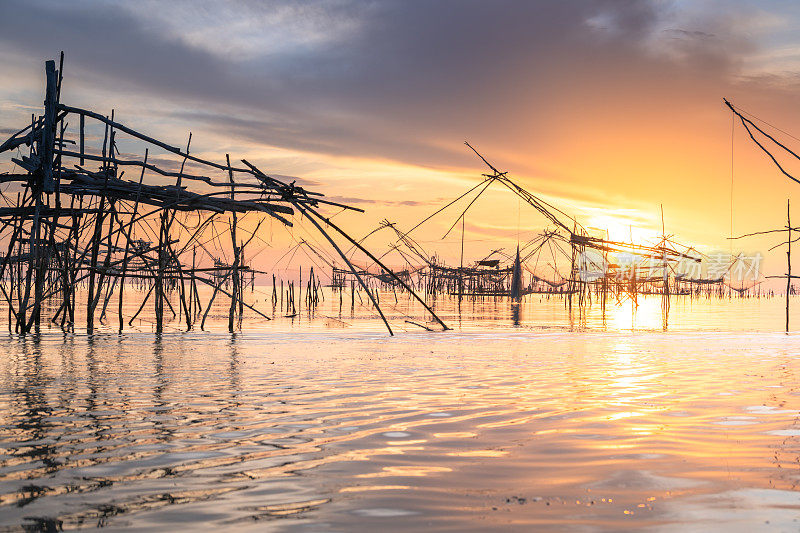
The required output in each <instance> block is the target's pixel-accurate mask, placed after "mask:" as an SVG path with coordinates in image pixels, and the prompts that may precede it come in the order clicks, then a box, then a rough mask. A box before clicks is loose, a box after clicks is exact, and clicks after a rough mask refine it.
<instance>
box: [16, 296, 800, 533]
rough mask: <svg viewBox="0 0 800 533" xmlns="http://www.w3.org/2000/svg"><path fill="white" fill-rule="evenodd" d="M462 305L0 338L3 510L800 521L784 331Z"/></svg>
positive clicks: (579, 523)
mask: <svg viewBox="0 0 800 533" xmlns="http://www.w3.org/2000/svg"><path fill="white" fill-rule="evenodd" d="M655 302H656V305H659V303H660V302H659V301H658V300H655ZM462 305H464V306H467V305H468V303H467V302H464V303H463V304H462ZM640 305H641V304H640ZM677 307H679V306H676V305H675V304H674V303H673V309H672V312H673V314H675V313H676V308H677ZM611 309H612V308H611V307H610V306H609V311H611ZM466 311H467V310H466V309H464V310H463V311H462V313H463V318H462V319H463V320H464V323H465V324H467V325H469V324H472V325H473V326H471V327H472V329H470V328H469V327H467V326H465V328H466V329H465V330H464V331H461V332H448V333H429V332H425V331H423V330H417V331H415V332H414V333H407V334H404V335H400V336H398V337H395V338H389V337H388V336H386V335H385V334H383V333H380V332H372V331H368V329H369V328H361V329H359V330H356V329H354V328H349V329H347V328H345V329H342V328H336V329H326V330H324V331H319V330H317V329H315V328H313V327H308V328H307V329H306V330H305V331H302V330H299V329H298V330H296V331H294V332H292V333H282V332H280V331H264V332H261V333H258V332H250V333H247V332H246V333H240V334H237V335H227V334H221V333H190V334H187V333H175V334H167V335H164V336H162V337H161V338H154V337H153V336H152V335H150V334H149V333H148V334H146V333H130V334H125V335H123V336H119V335H116V334H103V335H99V336H95V337H91V338H87V337H82V336H59V335H54V334H53V335H44V336H42V337H41V338H39V339H32V338H28V339H20V338H10V337H9V338H8V339H7V341H6V343H7V344H6V345H7V348H6V354H5V357H4V358H3V359H2V360H0V367H2V374H0V379H2V381H0V414H1V415H2V417H1V420H2V425H0V443H2V453H0V528H7V529H9V530H15V528H17V527H20V526H25V527H28V528H33V529H45V530H46V529H48V528H50V529H53V528H58V527H63V528H64V529H68V528H74V527H79V526H85V527H88V526H92V527H94V526H98V525H99V526H113V527H115V528H121V527H135V528H160V529H165V528H183V529H193V527H196V526H198V527H199V525H200V524H202V525H203V527H205V528H209V527H212V526H213V527H220V528H234V527H236V528H252V529H255V530H264V529H265V528H268V529H287V530H298V531H306V530H308V531H320V530H322V531H351V530H353V529H354V528H361V529H365V530H374V529H377V528H382V529H389V530H394V529H403V530H405V529H409V528H414V529H426V530H430V529H433V530H435V529H449V530H481V529H486V528H490V527H495V528H504V529H511V530H520V531H529V530H531V529H534V528H539V529H545V530H554V531H561V530H565V529H576V530H581V529H586V528H588V529H602V530H616V529H623V528H643V527H648V528H652V529H659V530H670V531H672V530H675V531H686V530H687V529H688V530H692V529H694V530H708V529H709V528H711V529H713V528H719V529H734V530H735V529H737V528H739V529H742V530H743V529H745V528H747V529H750V530H753V529H757V530H765V529H769V528H774V530H776V531H796V530H798V528H799V527H800V526H799V525H798V522H797V520H798V519H800V493H799V492H798V490H800V489H799V487H798V484H799V483H800V463H799V462H798V456H800V418H798V415H799V413H798V409H799V408H800V397H799V396H800V391H799V390H798V376H797V375H796V373H797V372H796V370H797V359H796V356H795V354H796V352H797V348H798V347H800V341H798V340H797V337H794V336H788V337H787V336H785V335H781V334H766V333H760V334H741V333H739V334H732V333H720V332H716V333H706V334H700V333H691V332H682V333H635V332H633V333H632V332H627V333H626V332H610V333H609V332H592V331H583V332H577V333H570V332H567V331H553V332H546V331H529V330H525V329H524V327H523V326H524V324H525V323H526V320H528V319H530V317H531V314H530V311H531V310H530V309H529V308H525V307H523V309H521V310H520V312H521V313H522V314H521V316H517V317H516V319H517V320H518V321H519V322H520V326H518V327H517V328H515V330H514V331H504V330H503V329H497V328H486V327H484V329H483V330H480V331H479V330H478V328H477V327H476V326H474V324H476V323H477V322H476V321H475V319H474V318H473V317H470V318H467V314H466ZM511 312H512V311H511V310H510V309H508V310H507V313H511ZM526 312H528V314H527V315H526ZM553 312H555V311H553ZM616 312H617V311H616V310H614V313H616ZM619 313H620V315H619V317H617V315H615V314H609V315H608V317H607V320H608V324H609V326H608V327H611V325H612V324H615V323H616V321H617V320H620V321H622V320H628V321H630V320H631V318H630V316H629V315H628V316H623V315H624V314H625V313H626V311H625V310H621V311H619ZM507 316H511V315H507ZM512 318H513V316H512ZM590 318H591V317H590ZM658 320H659V318H658V316H657V318H656V323H655V324H656V328H654V329H658V327H657V325H658ZM510 323H511V322H510ZM510 323H509V324H510ZM521 328H522V329H521ZM376 329H377V327H376ZM619 329H625V328H622V327H620V328H619ZM628 329H629V328H628Z"/></svg>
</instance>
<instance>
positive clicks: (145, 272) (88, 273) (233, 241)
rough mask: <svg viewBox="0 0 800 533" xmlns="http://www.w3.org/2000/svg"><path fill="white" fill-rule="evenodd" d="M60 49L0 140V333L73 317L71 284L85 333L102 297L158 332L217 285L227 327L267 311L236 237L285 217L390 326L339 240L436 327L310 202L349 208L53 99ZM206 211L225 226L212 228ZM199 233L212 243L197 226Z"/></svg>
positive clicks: (243, 242) (186, 319)
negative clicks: (40, 94)
mask: <svg viewBox="0 0 800 533" xmlns="http://www.w3.org/2000/svg"><path fill="white" fill-rule="evenodd" d="M63 61H64V55H63V53H62V54H61V58H60V61H59V64H58V68H56V62H55V61H47V62H46V64H45V78H46V83H45V85H46V89H45V99H44V109H43V112H42V114H41V115H39V116H35V115H34V116H31V121H30V124H27V125H26V126H25V127H23V128H21V129H20V130H19V131H17V132H16V133H14V134H13V135H12V136H11V137H10V138H9V139H7V140H6V141H4V142H2V144H0V153H3V152H12V153H14V156H13V157H12V158H11V161H12V162H13V163H14V164H15V165H16V168H17V169H19V170H18V171H15V172H12V173H4V174H0V183H2V184H5V186H6V190H5V191H4V193H3V195H2V198H3V201H4V203H5V206H3V207H0V242H1V243H2V246H3V248H4V253H3V254H2V256H0V299H1V300H2V302H3V303H4V304H5V306H6V307H7V312H8V328H9V331H13V332H16V333H20V334H25V333H28V332H30V331H34V330H37V329H38V328H39V327H40V324H41V322H42V320H50V321H52V322H54V323H57V324H59V325H60V326H61V327H63V328H66V329H72V328H74V326H75V323H76V315H77V311H78V306H79V304H80V303H81V302H80V300H79V299H77V298H76V293H77V288H78V287H79V286H85V287H86V289H87V292H88V296H87V298H86V301H85V302H84V303H85V315H86V318H85V320H86V330H87V331H88V332H89V333H91V332H92V331H93V329H94V326H95V321H96V320H100V319H102V318H103V317H104V315H105V313H106V310H107V308H108V306H109V305H111V304H112V301H113V303H114V304H116V306H117V315H118V328H119V330H120V331H122V330H123V329H124V327H125V322H126V321H127V322H128V323H129V324H130V323H132V321H133V319H134V318H135V317H136V316H138V315H139V313H141V311H142V309H144V307H145V306H147V305H150V306H153V309H154V316H155V330H156V332H161V331H162V330H163V328H164V317H165V314H166V313H170V314H172V316H173V317H175V318H177V321H178V323H181V322H182V323H183V324H185V326H186V328H187V329H191V328H192V327H194V326H195V325H196V324H197V323H198V322H199V323H200V326H201V327H202V326H203V323H204V322H205V319H206V317H207V316H208V313H209V309H210V308H211V305H212V303H213V302H214V301H215V299H217V298H220V297H226V298H228V299H229V300H230V307H229V313H228V328H229V330H230V331H233V330H234V328H235V327H236V324H237V323H240V321H241V317H242V315H243V313H244V310H245V308H247V309H249V310H250V311H252V312H253V313H256V314H257V315H259V316H261V317H263V318H265V319H269V317H268V316H267V315H266V314H264V313H263V312H262V311H260V310H258V309H256V308H255V307H254V306H252V305H249V304H248V303H246V302H245V301H244V298H243V296H242V293H243V290H244V287H245V284H246V283H247V282H248V280H249V282H250V283H252V279H253V277H252V276H253V273H254V271H253V269H252V268H251V266H249V265H248V264H247V261H246V253H247V250H248V245H249V244H250V243H251V241H252V240H253V239H254V238H256V237H257V235H258V232H259V228H260V227H261V225H262V223H263V222H264V221H265V220H267V219H272V220H274V221H277V222H279V223H281V224H284V225H286V226H291V225H292V217H293V216H297V215H299V216H302V217H304V219H307V220H308V221H310V222H311V224H312V225H313V227H315V228H316V229H317V231H318V232H319V234H320V235H321V236H322V237H323V238H324V239H325V241H326V242H327V243H328V244H329V245H330V246H331V247H332V248H333V249H334V250H335V251H336V253H337V254H338V256H339V257H340V258H341V259H342V260H343V262H344V264H345V265H346V266H347V268H348V270H349V271H350V273H351V274H352V275H353V276H354V279H355V280H356V282H357V283H359V285H360V286H361V287H362V288H363V289H364V290H365V292H366V294H367V296H368V297H369V299H370V301H371V302H372V303H373V304H374V305H375V308H376V310H377V312H378V314H379V315H380V317H381V319H382V320H383V321H384V323H385V324H386V327H387V328H388V330H389V332H390V333H391V332H392V329H391V326H390V325H389V322H388V321H387V319H386V317H385V316H384V314H383V312H382V311H381V309H380V306H378V302H377V300H376V298H375V295H374V294H373V291H371V290H370V289H369V288H368V287H367V286H366V284H365V282H364V279H363V278H362V276H360V275H359V272H358V270H357V269H356V267H355V266H354V265H353V264H352V263H351V262H350V261H349V259H348V258H347V256H346V255H345V254H344V252H343V251H342V249H341V245H340V244H339V243H340V242H342V241H344V242H347V243H348V244H349V245H351V246H352V247H354V248H356V249H358V250H360V251H361V252H362V253H364V254H365V255H366V256H367V257H369V258H370V260H372V261H374V263H375V264H377V265H379V268H381V269H382V273H383V274H384V275H385V276H387V279H392V280H394V282H396V283H397V284H398V286H399V287H401V288H402V289H403V290H407V291H409V293H410V294H411V296H412V298H414V299H416V300H417V301H418V302H419V304H420V305H422V306H423V307H424V308H425V309H426V310H427V311H428V312H429V313H430V314H431V317H432V319H433V320H434V321H435V322H436V323H438V325H439V326H440V327H441V328H443V329H447V327H446V325H445V324H444V322H442V321H441V319H439V317H438V316H436V314H435V313H433V311H432V310H431V309H430V308H429V307H428V305H427V304H426V303H425V301H424V300H423V299H422V298H420V297H419V296H417V295H416V294H415V293H414V291H413V290H412V288H411V287H410V286H409V285H408V284H407V283H406V282H405V281H403V279H401V278H400V277H399V276H397V275H396V274H394V272H392V271H391V270H390V269H388V268H386V267H385V266H384V265H383V263H382V262H381V261H380V259H378V258H377V257H375V256H374V255H373V254H371V253H370V252H369V251H368V250H367V249H366V248H364V247H363V246H362V245H361V244H359V243H358V242H356V241H355V240H354V239H353V238H352V237H350V236H349V235H348V234H347V233H346V232H345V231H344V230H342V229H341V228H340V227H339V226H338V225H336V224H335V223H333V222H332V221H331V220H330V219H329V218H328V217H327V216H325V215H324V214H323V213H322V212H321V211H320V209H321V208H323V207H326V206H333V207H337V208H340V209H345V210H353V211H361V210H360V209H357V208H354V207H350V206H347V205H343V204H341V203H337V202H333V201H330V200H327V199H325V198H324V197H323V195H322V194H321V193H319V192H315V191H310V190H307V189H305V188H303V187H300V186H297V185H295V183H294V182H292V183H285V182H283V181H281V180H278V179H276V178H274V177H271V176H269V175H267V174H266V173H265V172H263V171H262V170H261V169H259V168H258V167H256V166H255V165H254V164H252V163H251V162H249V161H247V160H244V159H242V160H241V164H233V163H231V158H230V156H226V160H225V162H224V163H217V162H214V161H210V160H207V159H203V158H200V157H197V156H195V155H193V154H192V153H191V140H192V139H191V134H189V138H188V140H187V142H186V146H185V148H181V147H177V146H174V145H171V144H167V143H165V142H162V141H160V140H158V139H155V138H152V137H150V136H147V135H145V134H143V133H141V132H139V131H136V130H134V129H132V128H130V127H128V126H126V125H125V124H123V123H121V122H119V121H118V120H117V119H116V118H115V117H114V112H113V111H112V112H111V115H110V116H105V115H103V114H101V113H98V112H96V111H92V110H89V109H81V108H77V107H73V106H70V105H68V104H66V103H64V102H62V101H61V87H62V82H63V79H64V77H63ZM95 125H99V127H100V128H102V132H103V133H102V135H101V136H96V139H97V140H98V144H99V146H94V147H92V146H90V143H89V141H90V140H91V138H92V136H91V135H89V134H87V132H88V131H89V130H90V128H91V127H93V126H95ZM123 139H126V140H129V141H136V142H138V143H141V144H144V146H145V149H144V154H143V156H142V157H141V158H137V157H136V156H133V155H128V154H127V153H125V152H122V151H121V150H120V144H121V143H122V141H123ZM100 141H101V142H100ZM154 152H161V153H166V154H168V155H169V156H172V157H173V158H175V161H177V163H178V165H177V168H174V169H170V168H165V165H164V164H162V163H160V159H161V158H159V157H155V156H154ZM126 171H128V172H130V174H129V175H132V178H130V179H128V178H127V176H125V173H126ZM165 181H170V183H166V184H165V183H164V182H165ZM247 215H252V216H254V217H258V222H257V223H256V226H255V229H254V230H245V229H244V228H243V227H242V226H241V220H242V218H243V217H244V216H247ZM219 222H222V223H223V225H224V227H225V231H221V232H218V231H217V229H216V225H215V224H217V223H219ZM208 231H210V232H212V233H214V235H213V239H212V241H213V242H216V243H217V244H216V245H212V244H210V242H209V240H208V239H203V238H201V237H202V236H203V235H205V233H206V232H208ZM222 239H225V240H228V241H229V243H230V249H231V250H232V257H233V259H232V261H228V262H225V261H223V260H222V259H220V257H219V253H220V252H219V249H220V247H221V240H222ZM213 246H217V248H216V249H215V248H214V247H213ZM200 265H209V266H200ZM131 282H133V283H131ZM314 283H315V287H316V286H317V282H316V281H315V282H314ZM131 284H133V285H134V286H138V287H140V288H141V289H143V290H144V296H143V297H142V298H141V303H140V305H139V306H138V310H137V311H136V312H135V313H134V314H133V315H132V316H125V315H124V312H123V304H124V299H125V296H126V295H127V291H126V290H125V289H126V285H131ZM198 285H208V286H210V287H211V288H213V291H212V294H211V297H210V299H209V300H208V301H205V302H203V301H201V299H200V294H199V291H198ZM137 296H138V295H137ZM281 298H283V295H281Z"/></svg>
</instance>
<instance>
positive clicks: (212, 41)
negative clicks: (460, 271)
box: [0, 0, 800, 273]
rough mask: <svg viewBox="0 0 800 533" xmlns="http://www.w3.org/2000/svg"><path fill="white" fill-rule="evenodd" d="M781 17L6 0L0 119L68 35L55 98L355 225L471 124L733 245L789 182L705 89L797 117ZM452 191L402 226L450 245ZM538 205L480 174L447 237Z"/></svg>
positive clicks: (587, 221) (471, 132)
mask: <svg viewBox="0 0 800 533" xmlns="http://www.w3.org/2000/svg"><path fill="white" fill-rule="evenodd" d="M32 28H35V29H36V31H35V32H34V33H33V34H32V32H31V29H32ZM799 29H800V5H798V4H797V3H796V2H790V1H777V0H773V1H770V0H767V1H758V2H756V1H750V2H747V1H739V0H733V1H725V2H723V1H702V0H701V1H666V0H664V1H661V0H656V1H638V0H613V1H612V0H575V1H569V2H557V1H522V0H519V1H503V0H497V1H492V2H486V1H470V0H459V1H449V0H438V1H425V2H423V1H415V0H400V1H379V0H376V1H349V0H331V1H328V2H317V1H274V2H273V1H259V2H256V1H246V0H242V1H227V2H226V1H220V0H214V1H204V0H196V1H170V2H154V1H147V0H144V1H137V2H117V1H97V2H88V1H82V0H74V1H71V2H59V1H37V0H33V1H32V0H26V1H20V2H16V1H10V0H0V73H2V75H0V133H1V134H3V135H5V134H8V133H10V132H11V131H16V130H17V129H19V128H20V127H22V125H24V124H25V123H26V122H27V121H29V116H30V113H31V112H36V110H37V109H39V108H40V107H41V101H42V93H43V62H44V61H45V60H46V59H50V58H55V57H57V55H58V52H59V51H60V50H63V51H64V52H65V58H66V59H65V69H64V76H65V79H64V91H63V95H62V101H64V102H67V103H70V104H72V105H77V106H82V107H89V108H92V109H95V110H98V111H101V112H104V113H109V112H110V110H111V109H112V108H113V109H114V110H115V116H116V117H117V118H119V119H120V120H121V121H123V122H125V123H127V124H128V125H130V126H132V127H135V128H137V129H139V130H140V131H144V132H147V133H149V134H151V135H153V136H157V137H159V138H161V139H163V140H165V141H167V142H171V144H175V145H181V144H184V143H185V140H186V138H187V136H188V132H189V131H191V132H192V135H193V137H192V139H193V140H192V146H193V151H194V153H196V154H198V155H199V154H203V155H204V156H207V157H209V158H213V159H215V160H220V161H222V160H224V154H225V153H231V155H232V158H241V157H246V158H248V159H250V160H252V161H254V162H256V163H257V164H258V165H259V166H260V167H261V168H264V169H267V170H268V171H270V172H273V173H275V174H278V175H282V176H291V177H297V178H298V179H299V182H300V183H304V184H307V185H309V186H310V187H312V188H314V189H315V190H319V191H320V192H323V193H325V194H326V195H328V196H330V197H333V198H334V199H338V200H343V201H347V202H351V203H352V204H353V205H355V206H358V207H361V208H363V209H365V210H366V213H364V214H343V215H341V220H342V225H343V226H344V227H346V228H347V229H348V230H350V231H352V232H353V233H354V234H356V235H359V234H364V233H366V232H367V231H369V229H371V228H372V227H374V226H375V225H376V224H377V223H378V222H379V221H380V220H383V219H388V220H391V221H393V222H397V223H398V224H399V225H400V227H404V228H409V227H411V226H413V225H414V224H415V223H416V222H417V221H419V220H420V219H422V218H424V217H425V216H426V215H428V214H429V213H431V212H432V211H434V210H435V209H437V208H438V207H440V206H441V205H443V204H444V203H446V202H447V201H448V200H450V199H452V198H454V197H456V196H457V195H459V194H461V193H462V192H464V191H466V190H467V189H469V188H470V187H472V186H473V185H475V184H476V183H478V181H480V179H481V173H483V172H485V171H487V169H486V167H485V166H484V165H483V163H482V162H481V161H480V160H479V159H477V157H476V156H475V155H474V154H473V153H472V152H471V151H469V150H468V149H467V148H466V147H465V146H464V144H463V143H464V141H465V140H468V141H469V142H470V143H471V144H472V145H473V146H475V147H476V148H478V150H479V151H480V152H481V153H482V154H484V156H486V157H487V159H489V160H490V161H491V162H492V163H493V164H494V165H495V166H497V167H498V168H499V169H500V170H503V171H508V172H509V176H510V177H512V179H514V180H515V181H516V182H518V183H519V184H520V185H521V186H523V187H525V188H526V189H528V190H530V191H531V192H534V193H535V194H538V195H540V196H542V197H543V198H546V199H547V200H548V201H550V202H552V203H553V204H555V205H557V206H559V207H560V208H561V209H562V210H564V211H565V212H567V213H569V214H571V215H574V216H576V217H577V218H578V220H580V221H581V222H582V223H583V225H584V226H587V227H593V228H597V229H598V230H607V231H608V233H609V235H610V236H611V237H612V238H616V239H626V240H627V239H628V238H629V237H630V236H631V235H632V236H633V237H634V238H635V239H637V240H638V239H639V238H648V237H651V236H653V235H655V234H656V233H660V231H661V224H662V219H661V209H662V208H663V213H664V226H665V228H666V232H667V233H669V234H674V235H675V239H676V240H678V241H680V242H684V243H686V244H691V245H694V246H696V247H698V248H700V249H703V250H706V251H711V250H720V249H721V250H728V249H729V248H730V247H731V246H732V245H731V242H730V241H729V240H728V237H729V236H730V235H731V234H734V235H736V234H741V233H748V232H752V231H758V230H764V229H771V228H777V227H782V226H784V225H785V216H786V199H787V198H789V197H791V196H792V192H794V191H795V190H798V189H797V187H798V185H797V184H792V183H791V182H790V181H789V180H787V179H786V178H784V177H782V176H781V175H780V174H779V173H778V172H777V170H776V169H775V168H774V166H773V165H772V163H771V162H770V161H769V160H768V159H767V158H766V157H765V156H764V154H763V153H760V152H759V151H758V148H757V147H755V146H754V145H753V144H752V142H751V141H749V139H748V138H746V133H745V132H744V131H743V130H742V129H741V127H740V126H736V125H735V124H734V123H733V122H732V117H731V113H730V112H728V111H727V110H726V108H725V107H724V105H723V102H722V98H723V97H727V98H728V99H729V100H731V101H732V102H733V103H734V104H736V105H737V106H740V107H741V108H742V109H745V110H747V111H749V112H750V113H753V114H754V115H756V116H758V117H760V118H762V119H764V120H766V121H767V122H769V123H770V124H772V125H774V126H775V127H778V128H781V129H782V130H784V131H786V132H789V133H793V134H795V135H797V136H798V137H800V106H798V105H797V104H798V95H800V92H798V89H800V83H799V82H800V76H799V74H800V32H798V30H799ZM34 36H35V38H34ZM789 141H790V142H792V143H795V144H794V145H793V146H796V144H799V143H796V142H795V141H794V139H791V138H789ZM5 163H7V159H5V160H0V164H5ZM789 169H794V170H796V171H798V172H800V165H795V166H794V167H792V165H789ZM0 170H2V169H0ZM293 179H294V178H293ZM731 207H733V209H731ZM797 208H798V210H797V215H796V216H797V219H798V220H800V200H798V202H797ZM458 213H459V212H458V211H453V212H449V213H448V212H446V213H445V214H443V215H442V217H437V218H436V219H434V220H432V221H431V222H429V223H427V224H426V225H425V226H423V227H421V228H420V229H419V230H417V231H418V232H419V233H415V236H416V237H417V238H418V239H419V240H420V241H421V242H423V244H425V245H426V246H429V247H430V250H431V251H434V250H435V251H438V252H439V253H440V254H441V255H443V256H445V257H448V258H450V259H453V258H454V257H455V256H456V254H457V252H456V250H457V249H458V248H459V245H460V242H459V241H460V235H458V234H453V233H451V234H450V235H449V236H448V238H447V239H445V240H444V241H442V240H441V236H442V235H444V233H445V231H446V230H447V228H448V227H449V226H450V225H451V224H452V223H453V221H454V220H455V218H456V217H457V216H458ZM545 226H546V222H545V221H544V220H543V219H542V218H541V217H540V216H537V215H536V214H535V213H534V212H533V211H532V210H531V209H529V208H527V206H523V205H521V204H520V202H518V200H517V199H516V198H514V197H513V196H511V195H510V194H509V193H508V192H507V191H503V190H502V189H501V188H496V189H495V188H493V189H491V190H490V191H488V192H487V193H486V194H485V195H484V196H483V197H482V198H481V199H480V200H479V201H478V202H476V204H475V205H474V206H473V207H472V208H471V209H470V211H469V213H468V215H467V216H466V220H465V231H466V234H467V236H466V237H465V240H466V241H467V244H466V247H467V251H466V252H465V253H466V254H467V255H469V256H470V257H475V258H478V256H483V255H486V253H488V251H490V250H491V249H493V248H496V247H498V245H497V243H500V242H502V243H504V244H503V245H504V246H509V245H510V244H509V243H511V242H513V241H514V240H515V239H516V238H517V236H518V235H520V234H522V235H523V236H531V235H533V234H534V233H535V232H536V231H539V230H541V229H542V228H544V227H545ZM280 231H283V230H280ZM278 232H279V230H278V229H277V228H276V229H275V230H274V231H273V230H271V232H270V239H272V240H270V239H266V240H268V241H270V242H274V247H275V250H274V251H273V252H270V254H272V256H275V254H278V249H279V248H281V246H279V244H280V243H281V242H283V241H281V237H279V236H276V233H278ZM775 242H776V240H775V239H774V238H772V239H771V240H770V239H751V240H747V241H737V247H738V248H739V249H741V250H743V251H746V252H754V251H763V252H764V253H766V252H767V248H768V247H769V246H771V244H774V243H775ZM382 244H384V243H381V242H376V243H375V246H377V247H380V246H381V245H382ZM485 252H486V253H485ZM270 254H268V255H270ZM767 255H768V259H767V262H766V264H765V266H766V268H767V269H768V270H771V271H772V272H771V273H780V272H783V268H784V267H783V265H782V263H781V261H782V259H781V258H780V256H778V255H777V254H775V253H772V254H767Z"/></svg>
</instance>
